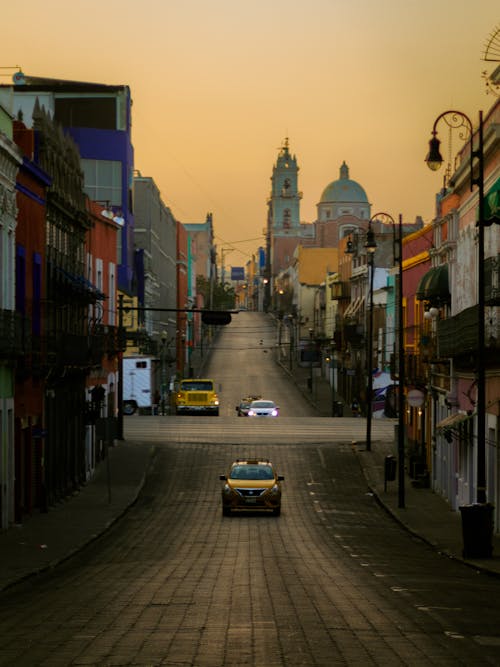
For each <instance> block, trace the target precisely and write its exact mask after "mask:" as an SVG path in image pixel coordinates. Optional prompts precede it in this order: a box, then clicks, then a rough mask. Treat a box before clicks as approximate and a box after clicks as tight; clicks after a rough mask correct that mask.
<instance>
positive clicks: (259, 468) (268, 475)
mask: <svg viewBox="0 0 500 667" xmlns="http://www.w3.org/2000/svg"><path fill="white" fill-rule="evenodd" d="M230 479H274V473H273V469H272V468H271V466H269V465H236V466H233V468H232V470H231V473H230Z"/></svg>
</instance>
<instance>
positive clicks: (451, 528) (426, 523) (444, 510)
mask: <svg viewBox="0 0 500 667" xmlns="http://www.w3.org/2000/svg"><path fill="white" fill-rule="evenodd" d="M278 363H279V362H278ZM280 365H281V366H282V368H283V370H284V371H285V372H286V373H287V374H288V375H289V376H290V377H291V379H293V381H294V382H295V384H296V385H297V387H298V388H299V390H300V391H301V393H302V394H303V395H304V397H305V398H306V399H307V400H308V401H309V402H310V403H311V404H312V405H313V406H314V407H315V408H316V410H317V412H318V415H319V416H321V417H330V416H331V415H332V391H331V387H330V386H329V384H328V382H327V381H326V380H325V379H324V378H322V377H317V376H315V377H314V384H313V391H312V392H311V390H310V388H309V386H308V382H307V379H308V378H309V370H308V369H307V368H300V367H297V368H294V369H293V372H290V370H289V369H288V368H287V367H285V366H284V365H283V364H280ZM339 400H340V399H339ZM351 416H352V413H351V410H350V409H349V407H348V406H346V405H344V417H351ZM396 450H397V446H396V444H395V443H392V442H377V441H375V442H372V447H371V451H369V452H367V451H366V449H365V443H358V444H357V446H354V451H355V452H356V455H357V457H358V460H359V462H360V465H361V468H362V470H363V473H364V475H365V478H366V481H367V484H368V487H369V489H370V491H371V492H372V493H373V494H374V496H375V497H376V498H377V500H378V502H379V503H380V504H381V505H382V506H383V507H384V508H385V509H386V510H387V511H388V512H389V513H390V514H391V515H392V516H393V518H394V519H396V521H398V522H399V523H400V524H401V525H402V526H404V527H405V528H406V529H407V530H408V531H410V532H411V533H412V534H413V535H415V536H417V537H419V538H421V539H422V540H423V541H424V542H426V543H427V544H429V545H430V546H432V547H433V548H434V549H436V551H438V552H439V553H442V554H444V555H446V556H448V557H450V558H455V559H459V560H461V561H463V562H464V563H465V564H467V565H469V566H471V567H474V568H476V569H477V570H481V571H484V572H488V573H490V574H493V575H499V576H500V534H496V535H493V539H492V545H493V556H492V557H491V558H481V559H470V558H467V559H465V558H464V557H463V555H462V552H463V544H464V540H463V534H462V517H461V514H460V512H454V511H453V510H452V509H451V507H450V505H449V504H448V503H447V501H446V500H444V499H443V498H441V496H439V495H437V494H436V493H434V491H433V490H432V489H426V488H419V487H415V486H413V484H412V482H413V480H412V479H411V478H410V477H409V475H407V474H405V482H404V492H402V494H401V495H402V497H403V501H404V502H403V503H402V504H403V507H399V504H400V498H399V495H400V494H399V487H398V481H397V480H398V474H397V472H396V481H394V482H387V485H385V483H384V474H385V457H386V456H391V455H392V456H395V457H396V459H397V451H396ZM386 487H387V488H386Z"/></svg>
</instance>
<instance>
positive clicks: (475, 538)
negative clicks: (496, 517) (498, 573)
mask: <svg viewBox="0 0 500 667" xmlns="http://www.w3.org/2000/svg"><path fill="white" fill-rule="evenodd" d="M460 514H461V515H462V535H463V545H464V548H463V551H462V555H463V557H464V558H491V555H492V553H493V505H492V504H491V503H484V504H483V503H474V504H472V505H462V506H461V507H460Z"/></svg>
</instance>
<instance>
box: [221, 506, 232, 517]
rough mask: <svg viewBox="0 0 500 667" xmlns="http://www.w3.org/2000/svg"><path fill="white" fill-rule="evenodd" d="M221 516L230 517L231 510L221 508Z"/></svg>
mask: <svg viewBox="0 0 500 667" xmlns="http://www.w3.org/2000/svg"><path fill="white" fill-rule="evenodd" d="M222 516H231V510H230V509H229V507H224V505H223V506H222Z"/></svg>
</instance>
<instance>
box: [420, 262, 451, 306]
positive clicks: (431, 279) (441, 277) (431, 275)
mask: <svg viewBox="0 0 500 667" xmlns="http://www.w3.org/2000/svg"><path fill="white" fill-rule="evenodd" d="M416 298H417V301H428V302H429V303H430V304H431V305H440V304H442V303H448V302H449V301H450V288H449V284H448V265H447V264H441V265H440V266H435V267H433V268H432V269H429V271H427V273H425V274H424V275H423V276H422V278H420V282H419V283H418V287H417V293H416Z"/></svg>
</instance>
